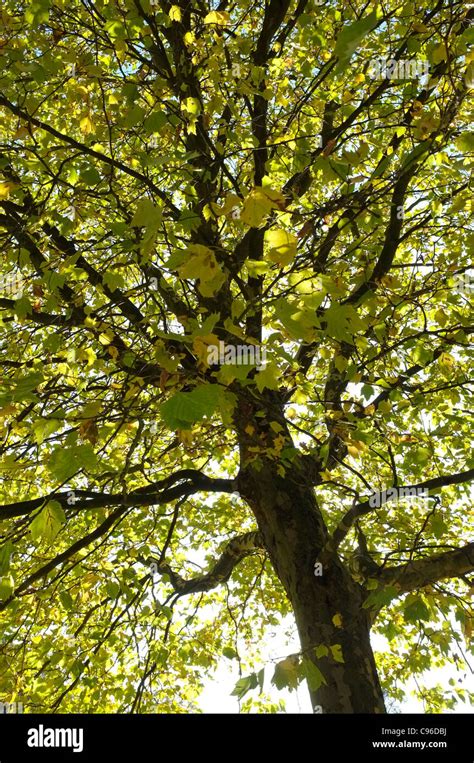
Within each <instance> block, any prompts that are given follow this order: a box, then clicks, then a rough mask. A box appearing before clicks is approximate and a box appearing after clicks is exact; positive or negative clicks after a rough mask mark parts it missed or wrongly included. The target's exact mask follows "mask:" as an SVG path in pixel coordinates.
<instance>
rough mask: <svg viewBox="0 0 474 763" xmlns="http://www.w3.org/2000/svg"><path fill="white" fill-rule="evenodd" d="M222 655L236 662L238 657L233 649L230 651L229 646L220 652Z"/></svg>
mask: <svg viewBox="0 0 474 763" xmlns="http://www.w3.org/2000/svg"><path fill="white" fill-rule="evenodd" d="M222 654H223V655H224V657H227V659H228V660H236V659H237V658H238V656H239V655H238V654H237V652H236V651H235V649H232V647H231V646H225V647H224V649H223V650H222Z"/></svg>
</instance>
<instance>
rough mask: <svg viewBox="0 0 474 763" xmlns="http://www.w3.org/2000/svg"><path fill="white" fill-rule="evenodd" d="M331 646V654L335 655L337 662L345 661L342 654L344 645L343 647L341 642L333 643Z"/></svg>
mask: <svg viewBox="0 0 474 763" xmlns="http://www.w3.org/2000/svg"><path fill="white" fill-rule="evenodd" d="M329 648H330V650H331V654H332V656H333V659H334V660H335V661H336V662H342V663H343V662H344V656H343V654H342V647H341V645H340V644H333V645H332V646H330V647H329Z"/></svg>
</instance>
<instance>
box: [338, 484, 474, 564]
mask: <svg viewBox="0 0 474 763" xmlns="http://www.w3.org/2000/svg"><path fill="white" fill-rule="evenodd" d="M472 480H474V469H469V470H468V471H466V472H459V473H458V474H445V475H443V476H441V477H434V478H433V479H430V480H426V481H425V482H418V483H417V484H416V485H410V486H405V487H403V490H404V491H408V490H410V491H413V490H418V489H425V490H432V489H433V490H434V489H436V488H440V487H446V486H447V485H458V484H461V483H463V482H471V481H472ZM401 489H402V488H401V486H397V490H401ZM405 494H407V493H405ZM371 511H374V507H373V506H371V504H370V500H369V499H367V500H366V501H363V502H362V503H358V504H356V505H355V506H352V507H351V508H350V509H349V511H348V512H347V513H346V514H345V515H344V516H343V518H342V520H341V521H340V522H339V524H338V526H337V527H336V529H335V530H334V533H333V536H332V538H331V542H330V543H331V547H332V548H333V549H334V550H335V549H336V548H338V546H340V545H341V543H342V541H343V540H344V538H345V537H346V535H347V534H348V532H349V531H350V529H351V527H352V526H353V524H354V522H355V521H356V520H357V519H358V518H359V517H362V516H364V514H370V512H371Z"/></svg>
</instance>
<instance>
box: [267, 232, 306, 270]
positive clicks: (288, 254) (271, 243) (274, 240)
mask: <svg viewBox="0 0 474 763" xmlns="http://www.w3.org/2000/svg"><path fill="white" fill-rule="evenodd" d="M265 241H266V242H267V244H268V256H269V258H270V259H271V261H272V262H276V263H277V264H278V265H289V264H290V262H292V261H293V260H294V258H295V256H296V247H297V244H298V239H297V238H296V236H294V235H293V233H288V231H286V230H281V229H280V230H278V229H273V230H269V231H267V232H266V233H265Z"/></svg>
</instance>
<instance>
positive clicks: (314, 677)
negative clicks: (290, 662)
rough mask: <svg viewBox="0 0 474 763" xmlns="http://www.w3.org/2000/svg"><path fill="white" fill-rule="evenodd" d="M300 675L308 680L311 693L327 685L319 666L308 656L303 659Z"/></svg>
mask: <svg viewBox="0 0 474 763" xmlns="http://www.w3.org/2000/svg"><path fill="white" fill-rule="evenodd" d="M300 673H301V676H302V678H305V679H306V680H307V682H308V687H309V690H310V691H317V690H318V689H319V687H320V686H322V685H323V684H324V685H326V683H327V682H326V679H325V678H324V675H323V674H322V673H321V671H320V669H319V668H318V666H317V665H315V664H314V662H313V661H312V660H310V658H309V657H307V656H304V657H303V660H302V662H301V668H300Z"/></svg>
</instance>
